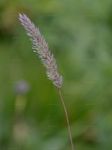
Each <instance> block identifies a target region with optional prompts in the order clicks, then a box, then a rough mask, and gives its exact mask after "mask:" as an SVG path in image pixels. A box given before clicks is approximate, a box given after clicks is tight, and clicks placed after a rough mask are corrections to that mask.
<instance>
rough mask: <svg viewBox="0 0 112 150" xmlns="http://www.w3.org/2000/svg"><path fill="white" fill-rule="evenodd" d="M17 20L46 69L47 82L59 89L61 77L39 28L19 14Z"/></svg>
mask: <svg viewBox="0 0 112 150" xmlns="http://www.w3.org/2000/svg"><path fill="white" fill-rule="evenodd" d="M19 20H20V22H21V24H22V25H23V27H24V28H25V30H26V32H27V35H28V36H29V37H30V40H31V41H32V44H33V47H32V48H33V51H34V52H35V53H36V54H38V56H39V57H40V59H41V61H42V63H43V65H44V67H45V68H46V73H47V76H48V78H49V80H51V81H52V82H53V84H54V85H55V86H56V87H57V88H61V87H62V76H61V75H60V74H59V73H58V69H57V64H56V60H55V58H54V56H53V54H51V52H50V51H49V48H48V44H47V42H46V41H45V39H44V37H43V36H42V35H41V33H40V31H39V28H37V27H36V26H35V25H34V24H33V23H32V22H31V20H30V19H29V18H28V17H27V16H26V15H25V14H19Z"/></svg>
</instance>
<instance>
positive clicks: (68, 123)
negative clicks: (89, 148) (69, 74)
mask: <svg viewBox="0 0 112 150" xmlns="http://www.w3.org/2000/svg"><path fill="white" fill-rule="evenodd" d="M58 93H59V97H60V100H61V103H62V106H63V109H64V114H65V118H66V122H67V129H68V135H69V139H70V144H71V150H75V149H74V144H73V138H72V132H71V127H70V122H69V117H68V112H67V108H66V105H65V102H64V99H63V96H62V92H61V89H60V88H58Z"/></svg>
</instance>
